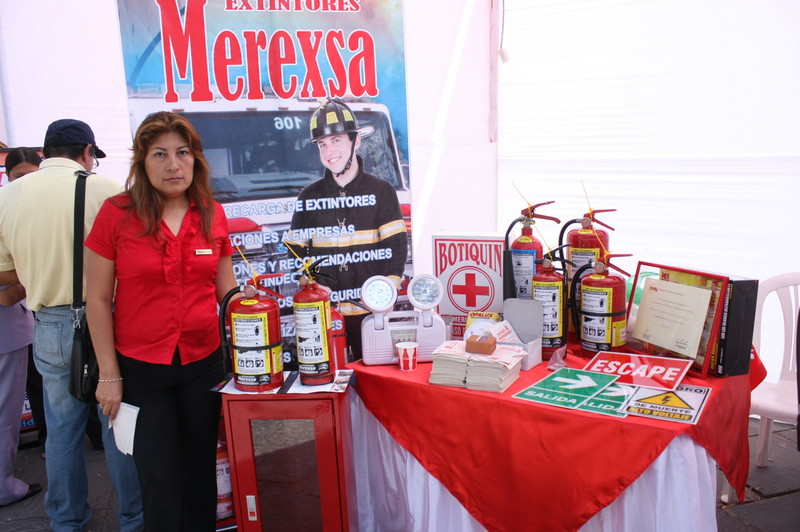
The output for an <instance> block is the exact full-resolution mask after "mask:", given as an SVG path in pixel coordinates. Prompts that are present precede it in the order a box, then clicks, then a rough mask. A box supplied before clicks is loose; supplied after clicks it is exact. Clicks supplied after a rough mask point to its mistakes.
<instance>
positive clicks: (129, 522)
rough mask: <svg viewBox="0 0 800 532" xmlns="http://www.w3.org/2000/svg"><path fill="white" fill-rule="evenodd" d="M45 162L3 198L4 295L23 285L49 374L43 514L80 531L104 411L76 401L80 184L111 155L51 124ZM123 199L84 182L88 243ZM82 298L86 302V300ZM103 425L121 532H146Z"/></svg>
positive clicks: (136, 495)
mask: <svg viewBox="0 0 800 532" xmlns="http://www.w3.org/2000/svg"><path fill="white" fill-rule="evenodd" d="M43 152H44V156H45V160H44V161H42V163H41V165H40V167H39V170H38V171H36V172H32V173H30V174H28V175H26V176H25V179H18V180H16V181H14V182H13V183H10V184H9V185H7V186H5V187H3V188H2V189H0V285H3V284H15V283H20V284H22V286H24V287H25V291H26V295H27V303H28V308H30V309H31V310H32V311H33V312H34V315H35V321H34V333H33V334H34V336H33V350H34V361H35V363H36V368H37V370H38V371H39V373H41V374H42V380H43V384H44V400H45V401H44V402H45V405H44V408H45V418H46V419H47V428H48V432H47V441H46V443H45V451H46V454H47V465H46V468H47V484H48V489H47V493H46V495H45V507H46V509H47V514H48V516H49V517H50V520H51V521H50V526H51V527H52V529H53V530H54V531H57V532H60V531H79V530H83V529H84V527H85V525H86V524H87V523H88V521H89V519H90V518H91V508H89V504H88V501H87V496H88V480H87V475H86V464H85V460H84V448H83V434H84V429H85V427H86V421H87V419H88V417H89V409H90V408H97V405H95V404H92V405H89V404H86V403H82V402H80V401H78V400H76V399H75V398H73V397H72V396H71V395H70V393H69V369H70V358H71V353H72V326H73V322H74V321H75V320H76V319H77V318H76V315H75V312H74V311H73V309H71V308H70V305H71V304H72V302H73V301H72V299H73V296H72V260H73V242H74V237H73V221H74V208H75V201H74V198H75V183H76V180H77V174H78V172H80V171H84V170H85V171H88V172H91V171H92V170H93V169H94V168H95V167H97V165H98V159H102V158H104V157H105V156H106V154H105V153H104V152H103V151H102V150H101V149H100V148H98V147H97V143H96V142H95V138H94V133H93V132H92V129H91V128H90V127H89V126H88V125H87V124H86V123H85V122H81V121H80V120H73V119H62V120H56V121H55V122H53V123H52V124H50V126H49V127H48V128H47V133H46V134H45V138H44V144H43ZM120 191H121V186H120V185H119V184H118V183H117V182H115V181H113V180H111V179H108V178H105V177H101V176H99V175H96V174H93V175H90V176H89V177H88V178H87V180H86V202H85V203H86V209H85V215H84V235H87V234H89V230H90V229H91V227H92V223H93V222H94V218H95V216H96V215H97V211H98V210H99V209H100V205H101V204H102V203H103V201H105V199H106V198H108V197H110V196H113V195H115V194H117V193H119V192H120ZM84 263H85V262H84ZM84 275H85V273H84ZM84 285H85V281H84ZM84 290H85V288H84ZM83 297H84V301H85V297H86V294H85V291H84V295H83ZM101 422H102V423H103V431H104V434H103V439H104V444H105V455H106V462H107V466H108V469H109V474H110V477H111V480H112V483H113V484H114V488H115V489H116V491H117V496H118V499H119V512H118V517H119V521H120V530H122V531H138V530H143V529H144V520H143V516H142V503H141V494H140V490H139V480H138V475H137V472H136V466H135V464H134V462H133V458H132V457H130V456H125V455H123V454H122V453H120V452H119V451H118V450H117V447H116V445H115V443H114V436H113V433H112V432H111V431H110V430H109V429H108V418H105V417H104V416H102V413H101Z"/></svg>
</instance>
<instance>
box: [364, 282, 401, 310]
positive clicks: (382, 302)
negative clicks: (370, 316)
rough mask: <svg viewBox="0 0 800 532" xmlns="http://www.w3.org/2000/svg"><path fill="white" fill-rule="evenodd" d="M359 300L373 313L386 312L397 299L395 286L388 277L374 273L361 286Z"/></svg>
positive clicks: (392, 306)
mask: <svg viewBox="0 0 800 532" xmlns="http://www.w3.org/2000/svg"><path fill="white" fill-rule="evenodd" d="M361 301H362V302H363V303H364V305H366V306H367V308H368V309H369V310H370V311H372V312H373V313H383V312H388V311H390V310H392V309H393V308H394V304H395V301H397V288H395V286H394V282H393V281H392V280H391V279H389V278H388V277H384V276H382V275H375V276H373V277H370V278H369V279H367V280H366V281H365V282H364V286H362V287H361Z"/></svg>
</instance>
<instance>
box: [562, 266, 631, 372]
mask: <svg viewBox="0 0 800 532" xmlns="http://www.w3.org/2000/svg"><path fill="white" fill-rule="evenodd" d="M629 256H630V254H617V255H613V254H606V255H605V259H604V261H598V262H596V263H590V264H585V265H583V266H581V267H580V268H579V269H578V270H577V271H576V273H575V278H574V279H573V281H572V285H571V290H570V292H572V293H573V294H574V293H575V286H576V285H578V284H579V285H580V298H579V299H580V308H578V307H577V302H576V300H575V298H574V297H573V298H572V306H573V319H574V320H575V321H576V322H577V323H575V329H576V330H577V331H578V334H579V337H580V343H581V349H580V354H582V355H584V356H589V357H591V356H594V354H595V353H597V352H598V351H612V350H614V349H617V348H620V347H622V346H624V345H625V342H626V333H627V317H626V308H627V305H626V301H625V279H623V278H622V277H620V276H617V275H611V274H610V272H609V268H613V269H615V270H617V271H618V272H620V273H622V274H623V275H627V276H629V277H630V275H629V274H628V273H627V272H625V271H623V270H621V269H619V268H618V267H616V266H614V265H613V264H611V262H610V260H611V258H613V257H629ZM584 270H591V273H590V274H588V275H585V276H582V274H583V271H584Z"/></svg>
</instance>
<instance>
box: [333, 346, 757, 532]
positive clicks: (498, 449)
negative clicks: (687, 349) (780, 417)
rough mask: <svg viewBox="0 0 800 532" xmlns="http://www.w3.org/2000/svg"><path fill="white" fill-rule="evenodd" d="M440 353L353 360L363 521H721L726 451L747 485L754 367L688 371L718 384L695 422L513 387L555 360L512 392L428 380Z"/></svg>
mask: <svg viewBox="0 0 800 532" xmlns="http://www.w3.org/2000/svg"><path fill="white" fill-rule="evenodd" d="M586 362H587V360H586V359H583V358H579V357H576V356H573V355H569V356H568V357H567V363H568V366H569V367H572V368H582V367H583V366H584V365H585V364H586ZM431 366H432V365H431V364H420V365H419V366H418V368H417V370H416V371H410V372H401V371H400V370H399V369H398V368H397V367H396V366H367V365H364V364H363V363H362V362H355V363H353V364H350V365H349V366H348V367H350V368H352V369H354V370H355V383H354V388H355V391H356V392H357V396H356V395H355V394H351V410H352V423H353V427H352V430H353V454H354V457H355V467H356V488H355V489H356V494H355V496H356V497H357V499H358V514H359V515H358V521H359V524H360V527H359V528H360V529H361V530H381V531H390V530H403V531H408V530H419V531H425V530H459V531H468V530H482V529H486V530H490V531H523V530H535V531H550V530H553V531H569V530H578V529H581V528H582V527H583V530H609V531H611V530H613V531H615V532H617V531H619V530H645V529H651V530H656V529H659V530H689V529H691V530H709V531H716V517H715V512H716V506H715V499H716V473H715V462H716V464H718V465H719V467H720V468H721V469H722V471H723V473H724V474H725V475H726V477H727V478H728V480H729V481H730V483H731V485H732V486H733V487H734V488H735V489H736V491H737V494H738V495H739V497H740V499H741V498H743V495H744V488H745V482H746V480H747V472H748V468H749V450H748V440H747V427H748V412H749V406H750V404H749V403H750V387H749V379H748V376H747V375H743V376H737V377H726V378H715V377H709V378H708V379H699V378H693V377H686V378H685V379H684V381H683V384H690V385H691V384H694V385H698V386H706V387H710V388H712V391H711V394H710V396H709V398H708V401H707V403H706V405H705V408H704V410H703V413H702V416H701V417H700V420H699V421H698V423H697V424H696V425H690V424H684V423H677V422H670V421H663V420H654V419H647V418H643V417H638V416H628V417H626V418H624V419H622V418H613V417H610V416H602V415H599V414H592V413H586V412H582V411H575V410H569V409H563V408H558V407H553V406H549V405H543V404H539V403H534V402H531V401H526V400H523V399H518V398H513V397H512V396H513V395H514V394H516V393H518V392H520V391H522V390H524V389H526V388H528V387H529V386H530V385H531V384H533V383H534V382H537V381H539V380H540V379H542V378H544V377H545V376H547V375H548V374H549V372H548V370H547V369H546V364H540V365H539V366H537V367H535V368H533V369H532V370H530V371H528V372H522V373H521V374H520V378H519V379H518V380H517V381H516V382H515V383H514V384H513V385H512V386H511V387H510V388H509V389H508V390H506V392H504V393H502V394H496V393H488V392H481V391H472V390H466V389H462V388H453V387H446V386H437V385H432V384H429V383H428V378H429V376H430V371H431ZM352 496H353V494H351V497H352ZM353 520H354V519H353V517H352V516H351V524H352V521H353ZM649 525H658V526H649Z"/></svg>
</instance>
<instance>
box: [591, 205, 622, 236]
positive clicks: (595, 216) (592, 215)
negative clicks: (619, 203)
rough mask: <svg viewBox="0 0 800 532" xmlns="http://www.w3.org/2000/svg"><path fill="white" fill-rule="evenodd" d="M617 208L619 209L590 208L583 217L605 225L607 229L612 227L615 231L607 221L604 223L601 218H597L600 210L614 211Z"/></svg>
mask: <svg viewBox="0 0 800 532" xmlns="http://www.w3.org/2000/svg"><path fill="white" fill-rule="evenodd" d="M616 210H617V209H591V208H590V209H589V212H587V213H586V214H584V215H583V217H584V218H589V219H590V220H591V221H592V222H594V223H596V224H600V225H602V226H603V227H605V228H606V229H610V230H611V231H613V230H614V228H613V227H611V226H610V225H608V224H606V223H603V222H601V221H600V220H598V219H597V213H598V212H614V211H616Z"/></svg>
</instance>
